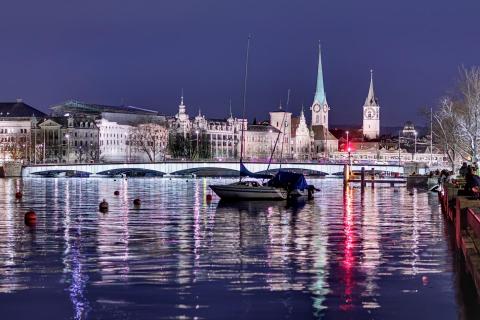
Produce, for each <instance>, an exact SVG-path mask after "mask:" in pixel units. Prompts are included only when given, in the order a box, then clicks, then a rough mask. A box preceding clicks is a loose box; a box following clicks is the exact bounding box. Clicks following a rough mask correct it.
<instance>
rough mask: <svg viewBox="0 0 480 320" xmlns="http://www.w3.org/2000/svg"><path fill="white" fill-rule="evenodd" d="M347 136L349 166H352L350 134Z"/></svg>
mask: <svg viewBox="0 0 480 320" xmlns="http://www.w3.org/2000/svg"><path fill="white" fill-rule="evenodd" d="M346 134H347V151H348V164H349V165H352V164H351V163H350V162H351V158H350V151H351V149H350V140H349V139H348V135H349V134H350V132H348V131H347V132H346Z"/></svg>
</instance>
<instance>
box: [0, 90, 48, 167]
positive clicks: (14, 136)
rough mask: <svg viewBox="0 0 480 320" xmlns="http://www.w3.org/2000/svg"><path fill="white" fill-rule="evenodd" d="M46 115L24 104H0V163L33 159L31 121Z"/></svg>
mask: <svg viewBox="0 0 480 320" xmlns="http://www.w3.org/2000/svg"><path fill="white" fill-rule="evenodd" d="M45 116H46V114H45V113H43V112H41V111H39V110H37V109H35V108H33V107H31V106H29V105H28V104H26V103H24V102H23V101H22V100H21V99H17V101H16V102H1V103H0V163H3V162H9V161H20V160H23V161H29V160H30V159H33V152H32V148H33V146H32V141H31V128H32V119H34V118H35V117H38V118H43V117H45Z"/></svg>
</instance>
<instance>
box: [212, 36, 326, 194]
mask: <svg viewBox="0 0 480 320" xmlns="http://www.w3.org/2000/svg"><path fill="white" fill-rule="evenodd" d="M249 48H250V37H248V42H247V55H246V63H245V83H244V92H243V119H245V106H246V92H247V75H248V56H249V55H248V54H249ZM288 95H289V96H290V90H289V93H288ZM287 104H288V98H287ZM283 121H285V120H283ZM283 121H282V122H283ZM244 131H245V125H244V124H243V123H242V134H241V141H240V147H241V148H240V179H239V181H238V182H234V183H231V184H226V185H210V186H209V187H210V189H212V190H213V192H215V193H216V194H217V195H218V196H219V197H220V198H221V199H222V200H223V199H229V200H285V199H287V198H291V197H298V196H303V195H308V197H309V198H312V197H313V193H314V191H315V190H317V189H315V187H314V186H312V185H308V184H307V182H306V180H305V177H304V175H303V174H299V173H293V172H287V171H282V170H279V171H278V172H277V173H276V174H275V176H273V175H270V174H262V173H253V172H250V171H249V170H248V169H247V168H246V167H245V165H244V164H243V151H244ZM279 137H280V134H279V136H278V137H277V141H276V142H275V146H274V148H273V150H272V154H271V156H270V161H269V164H268V168H269V167H270V164H271V161H272V157H273V154H274V151H275V148H276V146H277V143H278V139H279ZM282 151H283V142H282ZM268 168H267V172H268ZM243 177H250V178H256V179H269V180H268V181H267V182H266V183H259V182H258V181H255V180H254V181H248V180H247V181H242V178H243Z"/></svg>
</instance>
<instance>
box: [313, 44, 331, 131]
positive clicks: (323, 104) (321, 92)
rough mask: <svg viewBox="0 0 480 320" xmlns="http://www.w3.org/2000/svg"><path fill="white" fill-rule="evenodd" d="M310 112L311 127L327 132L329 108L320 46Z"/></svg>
mask: <svg viewBox="0 0 480 320" xmlns="http://www.w3.org/2000/svg"><path fill="white" fill-rule="evenodd" d="M310 110H312V126H320V125H321V126H323V127H324V128H325V129H326V130H328V111H329V110H330V108H329V106H328V103H327V98H326V96H325V89H324V87H323V70H322V49H321V47H320V44H319V45H318V72H317V90H316V91H315V98H314V99H313V103H312V106H311V107H310Z"/></svg>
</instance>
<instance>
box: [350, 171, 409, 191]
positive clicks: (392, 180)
mask: <svg viewBox="0 0 480 320" xmlns="http://www.w3.org/2000/svg"><path fill="white" fill-rule="evenodd" d="M378 174H379V173H378V172H376V171H375V168H371V169H370V170H366V169H365V167H362V168H361V170H360V175H359V177H357V175H355V174H353V172H352V171H351V168H350V166H349V165H345V166H344V169H343V183H344V186H346V185H348V184H351V183H360V186H361V188H362V189H363V188H365V187H366V186H367V185H370V186H371V187H372V188H374V187H375V185H376V184H389V185H390V186H391V187H394V186H395V185H403V184H406V183H407V179H406V178H405V177H400V176H392V175H387V176H385V177H377V175H378Z"/></svg>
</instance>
